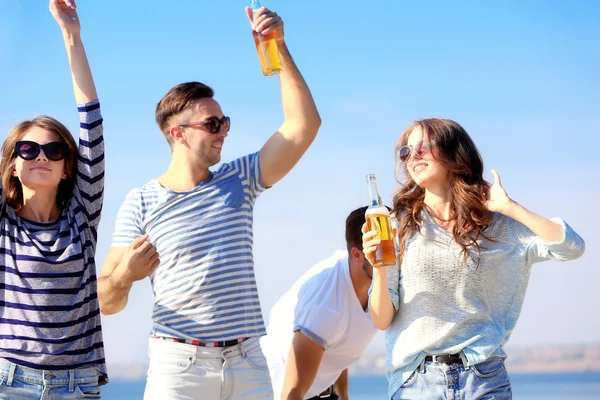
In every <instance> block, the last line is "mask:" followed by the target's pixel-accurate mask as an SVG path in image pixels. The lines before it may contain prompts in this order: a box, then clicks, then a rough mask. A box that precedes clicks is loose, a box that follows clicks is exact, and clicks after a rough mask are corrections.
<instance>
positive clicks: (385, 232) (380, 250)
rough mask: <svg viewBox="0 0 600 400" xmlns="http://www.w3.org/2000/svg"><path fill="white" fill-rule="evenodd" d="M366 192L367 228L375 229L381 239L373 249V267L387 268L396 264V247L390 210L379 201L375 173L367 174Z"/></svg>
mask: <svg viewBox="0 0 600 400" xmlns="http://www.w3.org/2000/svg"><path fill="white" fill-rule="evenodd" d="M367 193H368V196H369V206H368V208H367V211H366V212H365V219H366V221H367V228H368V229H369V231H377V236H376V237H377V238H378V239H379V240H381V243H379V245H378V246H377V250H376V251H375V260H374V261H373V267H375V268H389V267H392V266H394V265H396V248H395V247H394V235H393V233H392V224H391V221H390V212H389V211H388V209H387V207H386V206H384V205H383V203H382V202H381V196H380V195H379V189H378V188H377V179H376V178H375V174H369V175H367Z"/></svg>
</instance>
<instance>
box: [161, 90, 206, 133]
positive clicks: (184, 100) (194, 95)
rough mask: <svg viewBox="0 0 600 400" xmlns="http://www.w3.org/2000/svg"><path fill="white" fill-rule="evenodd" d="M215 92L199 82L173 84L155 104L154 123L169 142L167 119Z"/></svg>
mask: <svg viewBox="0 0 600 400" xmlns="http://www.w3.org/2000/svg"><path fill="white" fill-rule="evenodd" d="M214 95H215V92H214V91H213V90H212V88H210V87H209V86H206V85H205V84H203V83H200V82H187V83H182V84H180V85H177V86H175V87H174V88H172V89H171V90H169V91H168V92H167V94H165V95H164V96H163V98H162V99H160V101H159V102H158V104H157V105H156V123H157V124H158V127H159V128H160V130H161V132H162V133H163V134H164V135H165V137H166V138H167V142H169V144H171V141H172V139H171V135H170V133H169V120H170V119H171V118H172V117H173V116H175V115H177V114H180V113H181V112H183V111H185V110H186V109H187V108H188V107H189V106H190V105H191V103H192V102H193V101H194V100H199V99H206V98H212V97H213V96H214Z"/></svg>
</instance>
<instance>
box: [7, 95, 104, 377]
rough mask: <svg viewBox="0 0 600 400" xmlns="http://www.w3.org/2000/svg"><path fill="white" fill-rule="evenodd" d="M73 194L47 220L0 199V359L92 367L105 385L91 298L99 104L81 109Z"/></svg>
mask: <svg viewBox="0 0 600 400" xmlns="http://www.w3.org/2000/svg"><path fill="white" fill-rule="evenodd" d="M78 110H79V115H80V121H81V122H80V135H79V157H78V163H77V169H78V172H77V179H76V182H75V189H74V191H73V197H72V198H71V199H70V200H69V201H68V202H67V204H66V206H65V208H64V209H63V210H62V212H61V215H60V217H59V218H58V219H57V220H56V221H54V222H51V223H39V222H34V221H29V220H26V219H25V218H21V217H20V216H19V215H18V214H17V213H16V212H15V210H14V209H13V208H12V207H11V206H10V205H9V204H8V203H6V198H5V196H4V191H1V196H0V207H1V213H0V226H1V230H0V307H1V308H0V310H1V311H2V313H1V315H0V358H4V359H6V360H8V361H10V362H13V363H15V364H18V365H21V366H25V367H30V368H36V369H44V370H69V369H76V368H84V367H86V368H87V367H95V368H97V369H98V370H99V372H100V374H101V376H102V379H101V383H104V382H106V366H105V361H104V348H103V343H102V331H101V327H100V308H99V306H98V297H97V295H96V264H95V261H94V254H95V252H96V239H97V229H98V224H99V223H100V213H101V210H102V201H103V192H104V139H103V136H102V116H101V114H100V104H99V103H98V101H97V100H96V101H93V102H91V103H87V104H85V105H82V106H79V107H78Z"/></svg>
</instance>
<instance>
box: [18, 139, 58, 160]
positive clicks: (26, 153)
mask: <svg viewBox="0 0 600 400" xmlns="http://www.w3.org/2000/svg"><path fill="white" fill-rule="evenodd" d="M41 150H44V154H45V155H46V157H47V158H48V160H51V161H60V160H62V159H63V158H65V157H66V156H67V154H69V145H68V144H66V143H63V142H50V143H46V144H39V143H36V142H30V141H28V140H23V141H20V142H17V143H16V144H15V153H17V155H18V156H19V157H21V158H22V159H23V160H28V161H31V160H34V159H36V158H37V157H38V156H39V155H40V151H41Z"/></svg>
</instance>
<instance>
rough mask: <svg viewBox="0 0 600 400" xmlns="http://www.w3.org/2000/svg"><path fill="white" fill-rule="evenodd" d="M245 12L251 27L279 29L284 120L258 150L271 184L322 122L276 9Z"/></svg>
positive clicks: (262, 30) (292, 162) (287, 168)
mask: <svg viewBox="0 0 600 400" xmlns="http://www.w3.org/2000/svg"><path fill="white" fill-rule="evenodd" d="M246 13H247V15H248V18H249V19H250V21H251V24H252V29H254V30H255V31H256V32H259V33H263V34H267V33H269V32H271V31H275V30H277V31H279V32H280V35H279V38H280V39H279V40H278V41H277V47H278V49H279V54H280V56H281V63H282V66H283V71H282V72H281V73H280V74H279V79H280V82H281V100H282V103H283V114H284V121H283V124H282V125H281V127H280V128H279V130H278V131H277V132H275V133H274V134H273V136H271V138H269V140H268V141H267V142H266V143H265V145H264V146H263V148H262V149H261V150H260V168H261V175H262V180H263V184H264V186H265V187H270V186H273V185H274V184H275V183H277V182H278V181H279V180H280V179H282V178H283V177H284V176H285V175H287V173H288V172H290V170H291V169H292V168H293V167H294V165H296V163H297V162H298V161H299V160H300V158H301V157H302V156H303V155H304V153H305V152H306V150H307V149H308V147H309V146H310V145H311V143H312V142H313V140H314V139H315V137H316V136H317V131H318V130H319V127H320V126H321V118H320V116H319V112H318V111H317V106H316V105H315V102H314V100H313V98H312V95H311V93H310V90H309V89H308V85H307V84H306V82H305V81H304V78H303V77H302V74H300V71H299V70H298V67H297V66H296V64H295V63H294V60H293V59H292V56H291V55H290V52H289V50H288V48H287V46H286V44H285V41H284V39H283V21H282V20H281V17H279V16H278V15H277V14H276V13H274V12H271V11H269V10H267V9H266V8H264V7H263V8H261V9H259V10H258V11H256V12H255V13H254V15H253V13H252V10H251V9H250V8H249V7H247V8H246Z"/></svg>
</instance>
